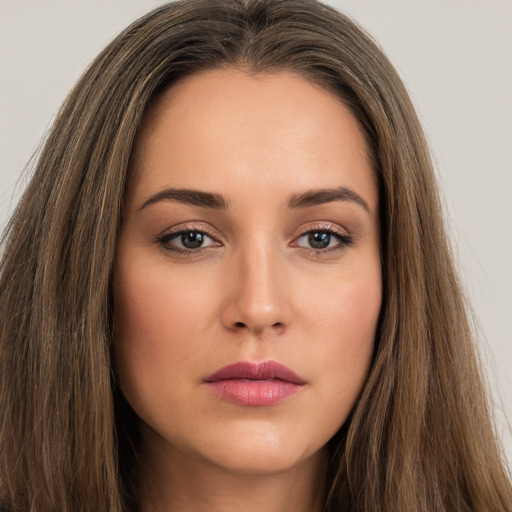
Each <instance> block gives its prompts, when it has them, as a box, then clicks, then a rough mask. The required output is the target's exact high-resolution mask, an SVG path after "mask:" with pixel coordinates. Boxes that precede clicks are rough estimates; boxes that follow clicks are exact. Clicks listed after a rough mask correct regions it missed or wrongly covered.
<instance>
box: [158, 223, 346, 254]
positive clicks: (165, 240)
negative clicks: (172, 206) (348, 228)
mask: <svg viewBox="0 0 512 512" xmlns="http://www.w3.org/2000/svg"><path fill="white" fill-rule="evenodd" d="M187 233H194V234H196V235H201V236H206V237H208V238H209V239H211V240H212V241H213V244H212V245H209V246H206V247H197V248H195V249H194V248H190V249H186V248H185V249H184V248H180V247H177V246H175V245H171V242H172V241H173V240H175V239H177V238H179V237H180V236H183V235H185V234H187ZM313 233H325V234H327V235H329V236H334V237H335V238H336V239H338V243H337V244H336V245H335V246H334V247H326V248H323V249H314V248H312V247H305V246H302V245H298V240H300V239H301V238H303V237H305V236H308V235H311V234H313ZM153 243H155V244H157V245H159V246H160V247H161V248H162V250H164V251H166V252H172V253H175V254H180V255H186V256H192V255H199V254H201V253H203V252H204V251H207V250H208V249H209V248H210V247H212V246H214V247H219V246H220V245H222V244H221V242H219V241H218V240H217V239H216V238H215V236H214V235H213V234H211V233H210V232H209V231H208V230H206V229H205V228H204V227H197V226H194V225H190V226H185V227H183V228H181V229H177V230H176V231H172V232H170V233H164V234H162V235H158V236H157V237H156V239H155V240H154V241H153ZM329 243H330V242H329ZM353 243H354V237H353V236H351V235H348V234H347V233H345V232H342V231H341V230H338V229H335V228H333V227H332V224H320V225H316V226H312V227H311V228H310V229H307V230H306V231H303V232H301V234H300V235H298V236H296V237H295V239H294V241H293V242H292V244H291V246H292V247H298V248H300V249H301V250H302V251H304V252H308V253H310V254H315V255H316V256H317V257H321V256H322V255H327V254H331V253H334V252H338V251H341V250H343V249H345V248H346V247H350V246H351V245H353Z"/></svg>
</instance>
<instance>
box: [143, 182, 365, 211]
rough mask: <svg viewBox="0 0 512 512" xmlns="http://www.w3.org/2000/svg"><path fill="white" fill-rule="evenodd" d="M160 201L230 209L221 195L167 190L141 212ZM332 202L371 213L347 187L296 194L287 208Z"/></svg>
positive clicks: (362, 201) (145, 203) (356, 194)
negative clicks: (351, 205) (349, 205)
mask: <svg viewBox="0 0 512 512" xmlns="http://www.w3.org/2000/svg"><path fill="white" fill-rule="evenodd" d="M160 201H176V202H178V203H183V204H190V205H193V206H200V207H202V208H212V209H214V210H227V209H228V201H226V199H224V197H223V196H221V195H220V194H215V193H212V192H202V191H200V190H193V189H186V188H166V189H165V190H161V191H160V192H157V193H156V194H154V195H152V196H151V197H149V198H148V199H147V200H146V201H145V202H144V203H143V204H142V206H141V207H140V208H139V210H143V209H144V208H146V207H147V206H149V205H151V204H154V203H158V202H160ZM332 201H349V202H352V203H356V204H358V205H359V206H362V207H363V208H364V209H365V210H366V211H367V212H369V211H370V207H369V206H368V203H367V202H366V201H365V200H364V199H363V198H362V197H361V196H360V195H359V194H358V193H357V192H354V191H353V190H352V189H350V188H347V187H338V188H329V189H317V190H308V191H306V192H303V193H300V194H295V195H293V196H291V198H290V199H289V200H288V203H287V207H288V208H290V209H299V208H309V207H311V206H317V205H319V204H324V203H330V202H332Z"/></svg>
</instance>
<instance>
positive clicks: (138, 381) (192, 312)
mask: <svg viewBox="0 0 512 512" xmlns="http://www.w3.org/2000/svg"><path fill="white" fill-rule="evenodd" d="M134 263H136V262H134V260H133V259H130V261H123V260H120V261H118V262H117V268H116V279H115V289H114V297H115V315H114V350H115V360H116V371H117V375H118V377H119V379H120V384H121V388H122V389H123V392H124V393H125V395H126V396H127V397H130V398H132V397H133V399H134V400H137V397H139V398H140V400H141V401H143V399H144V397H146V399H147V396H155V393H157V392H158V391H156V390H158V389H164V388H165V386H168V387H172V386H173V385H174V384H175V383H176V382H178V381H179V379H181V378H182V377H183V376H185V375H187V373H188V376H190V375H193V371H194V368H193V367H192V368H191V366H192V363H193V358H196V357H197V356H198V354H199V355H200V354H201V351H200V347H201V346H202V344H201V342H202V341H203V345H204V340H203V334H204V333H205V332H206V331H207V330H208V328H209V326H210V325H211V324H212V322H214V321H215V317H216V316H215V313H214V311H215V307H214V305H213V303H212V301H213V300H214V297H212V296H211V294H210V295H208V294H207V293H205V290H204V288H203V287H201V286H200V284H201V279H200V276H199V278H198V279H196V280H195V281H194V283H191V282H190V279H186V278H185V276H186V273H185V272H174V273H170V272H169V271H168V269H167V268H166V267H165V266H164V267H162V266H161V265H155V264H151V263H149V264H145V265H136V264H134ZM189 361H190V363H189ZM196 361H197V360H196ZM130 401H131V400H130Z"/></svg>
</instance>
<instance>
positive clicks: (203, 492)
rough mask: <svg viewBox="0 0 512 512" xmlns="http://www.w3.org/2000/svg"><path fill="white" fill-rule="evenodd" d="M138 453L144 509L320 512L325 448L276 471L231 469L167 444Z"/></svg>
mask: <svg viewBox="0 0 512 512" xmlns="http://www.w3.org/2000/svg"><path fill="white" fill-rule="evenodd" d="M147 448H148V449H146V450H145V451H144V453H143V460H142V478H141V486H140V498H141V510H142V511H143V512H190V511H194V512H235V511H236V512H239V511H240V510H243V511H244V512H261V511H265V512H290V511H293V512H320V511H321V510H322V508H323V501H324V498H325V496H324V487H325V469H326V466H327V455H326V453H325V452H324V451H321V452H317V453H316V454H314V455H313V456H312V457H310V458H308V459H306V460H304V461H301V462H300V463H299V464H297V465H295V466H293V468H290V469H287V470H284V471H280V472H276V473H268V472H266V473H264V474H263V473H257V472H249V471H247V472H235V471H230V470H229V469H226V468H222V467H219V466H217V465H215V464H213V463H211V462H209V461H205V460H201V459H200V458H196V457H194V456H189V455H185V454H183V453H181V452H179V451H178V450H176V449H174V448H172V447H169V449H168V450H164V451H162V450H158V451H157V452H152V451H151V449H150V448H149V447H147Z"/></svg>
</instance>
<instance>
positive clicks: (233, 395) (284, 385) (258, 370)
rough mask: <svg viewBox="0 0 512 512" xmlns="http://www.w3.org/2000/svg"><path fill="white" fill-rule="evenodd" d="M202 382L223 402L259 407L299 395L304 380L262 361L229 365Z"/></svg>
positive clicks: (285, 368) (284, 369)
mask: <svg viewBox="0 0 512 512" xmlns="http://www.w3.org/2000/svg"><path fill="white" fill-rule="evenodd" d="M204 383H205V385H206V386H207V387H208V388H209V389H210V390H211V391H212V392H213V393H214V394H215V395H217V396H218V397H220V398H221V399H223V400H226V401H228V402H231V403H235V404H238V405H246V406H254V407H258V406H259V407H261V406H267V405H273V404H276V403H278V402H281V401H282V400H284V399H285V398H288V397H290V396H292V395H294V394H296V393H298V392H299V391H300V390H301V389H302V388H303V387H304V386H305V384H306V381H305V380H304V379H303V378H302V377H300V376H299V375H297V374H296V373H295V372H293V371H292V370H290V369H289V368H287V367H286V366H284V365H282V364H280V363H277V362H275V361H262V362H257V363H254V362H240V363H234V364H230V365H228V366H225V367H224V368H221V369H220V370H218V371H216V372H215V373H213V374H212V375H210V376H209V377H207V378H206V379H205V380H204Z"/></svg>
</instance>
